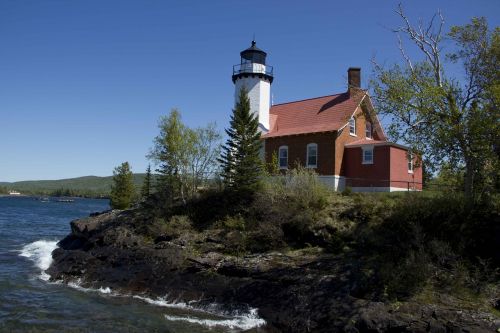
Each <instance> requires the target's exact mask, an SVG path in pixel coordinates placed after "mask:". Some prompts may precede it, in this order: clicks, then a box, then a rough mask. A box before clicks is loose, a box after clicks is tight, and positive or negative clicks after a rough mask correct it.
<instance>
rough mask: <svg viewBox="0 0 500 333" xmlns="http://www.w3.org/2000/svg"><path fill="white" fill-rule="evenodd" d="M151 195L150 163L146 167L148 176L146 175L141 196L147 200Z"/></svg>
mask: <svg viewBox="0 0 500 333" xmlns="http://www.w3.org/2000/svg"><path fill="white" fill-rule="evenodd" d="M150 195H151V165H150V164H149V165H148V168H147V169H146V177H144V183H143V184H142V189H141V197H142V199H143V200H147V199H148V198H149V196H150Z"/></svg>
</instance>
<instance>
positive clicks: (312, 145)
mask: <svg viewBox="0 0 500 333" xmlns="http://www.w3.org/2000/svg"><path fill="white" fill-rule="evenodd" d="M309 147H316V164H314V165H312V164H311V165H310V164H309ZM306 164H307V165H306V167H307V168H317V167H318V145H317V144H316V143H309V144H307V147H306Z"/></svg>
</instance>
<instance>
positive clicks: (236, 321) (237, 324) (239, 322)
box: [165, 309, 266, 330]
mask: <svg viewBox="0 0 500 333" xmlns="http://www.w3.org/2000/svg"><path fill="white" fill-rule="evenodd" d="M165 318H166V319H167V320H170V321H184V322H188V323H192V324H199V325H203V326H207V327H210V328H212V327H215V326H223V327H227V328H231V329H242V330H249V329H252V328H256V327H260V326H264V325H265V324H266V321H265V320H264V319H262V318H259V317H258V315H257V309H250V311H249V312H248V313H247V314H244V315H238V316H234V318H231V319H201V318H200V319H199V318H194V317H189V316H187V317H179V316H169V315H165Z"/></svg>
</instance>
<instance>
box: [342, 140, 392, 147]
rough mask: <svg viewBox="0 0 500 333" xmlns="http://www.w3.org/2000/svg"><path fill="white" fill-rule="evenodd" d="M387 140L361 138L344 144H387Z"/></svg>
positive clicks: (348, 145) (347, 145)
mask: <svg viewBox="0 0 500 333" xmlns="http://www.w3.org/2000/svg"><path fill="white" fill-rule="evenodd" d="M387 143H389V142H387V141H381V140H371V139H361V140H357V141H353V142H349V143H348V144H346V145H345V146H346V147H350V146H364V145H376V144H379V145H380V144H387Z"/></svg>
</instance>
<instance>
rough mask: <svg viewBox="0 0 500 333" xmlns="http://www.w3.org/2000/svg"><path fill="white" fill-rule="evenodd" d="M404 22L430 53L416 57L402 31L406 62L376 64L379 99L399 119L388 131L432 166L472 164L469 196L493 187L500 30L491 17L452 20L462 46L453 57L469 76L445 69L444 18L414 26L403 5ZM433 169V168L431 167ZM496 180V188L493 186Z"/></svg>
mask: <svg viewBox="0 0 500 333" xmlns="http://www.w3.org/2000/svg"><path fill="white" fill-rule="evenodd" d="M398 13H399V15H400V16H401V18H402V19H403V22H404V24H403V27H401V28H399V29H396V32H397V33H398V37H399V35H400V34H403V35H404V36H406V37H407V38H408V39H409V40H410V41H411V43H412V44H414V45H415V46H417V48H418V49H419V50H420V51H421V54H422V55H423V60H420V61H416V62H412V60H411V59H410V57H409V56H408V54H407V53H406V51H405V49H404V48H403V45H402V40H401V38H399V42H400V44H399V48H400V51H401V53H402V56H403V58H404V60H405V62H404V64H403V65H399V64H396V65H393V66H392V67H390V68H384V67H382V66H380V65H378V64H376V63H375V68H374V74H375V79H374V80H372V82H371V83H372V86H373V90H374V100H375V104H376V106H377V108H378V110H379V112H380V113H382V114H385V115H389V116H390V117H391V118H392V120H393V122H392V124H391V125H390V126H389V128H388V133H389V134H390V136H391V137H392V138H393V139H395V140H401V141H403V142H404V143H406V144H408V145H410V146H411V147H412V149H413V150H414V151H416V152H418V153H420V154H424V158H425V162H424V163H425V166H426V167H428V168H430V169H432V168H437V167H440V166H442V165H444V164H446V165H447V166H448V167H451V168H453V169H454V170H458V169H461V168H463V169H464V171H465V181H464V191H465V193H466V194H467V196H468V197H473V196H474V195H475V194H478V193H481V192H482V191H485V190H491V187H492V186H493V185H492V184H493V183H492V181H491V179H492V177H493V178H495V177H498V175H497V174H496V172H497V170H498V165H499V154H498V152H496V153H495V151H494V148H495V146H494V144H493V143H494V142H498V138H500V126H499V119H500V113H499V112H500V111H499V108H498V101H499V98H500V94H499V93H500V88H499V87H500V80H499V79H500V71H499V66H500V65H499V64H500V62H499V61H498V60H499V59H498V58H499V57H500V29H499V28H496V29H494V30H493V31H490V30H489V29H488V24H487V22H486V20H485V19H484V18H473V19H472V21H471V23H470V24H466V25H464V26H458V27H452V28H451V31H450V33H449V34H448V38H449V40H451V41H452V42H454V44H455V47H456V48H455V51H454V52H452V53H450V54H448V56H447V57H446V60H448V62H449V63H451V64H459V65H461V68H462V69H463V79H460V78H458V77H452V76H451V73H453V72H454V71H452V70H451V69H450V70H448V71H446V70H445V67H444V62H443V59H442V58H443V57H442V55H441V54H440V52H441V50H442V48H443V36H442V27H443V23H444V19H443V17H442V16H441V14H440V13H438V15H436V16H435V17H438V18H440V19H441V21H440V23H439V25H438V26H437V27H436V26H435V22H434V18H433V20H432V21H431V22H430V24H429V25H428V26H426V27H424V26H423V25H422V23H420V24H419V26H418V27H414V26H412V24H411V23H410V21H409V19H408V18H407V17H406V16H405V14H404V12H403V9H402V7H401V6H400V7H399V10H398ZM430 171H433V170H430ZM488 186H489V187H488Z"/></svg>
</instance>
